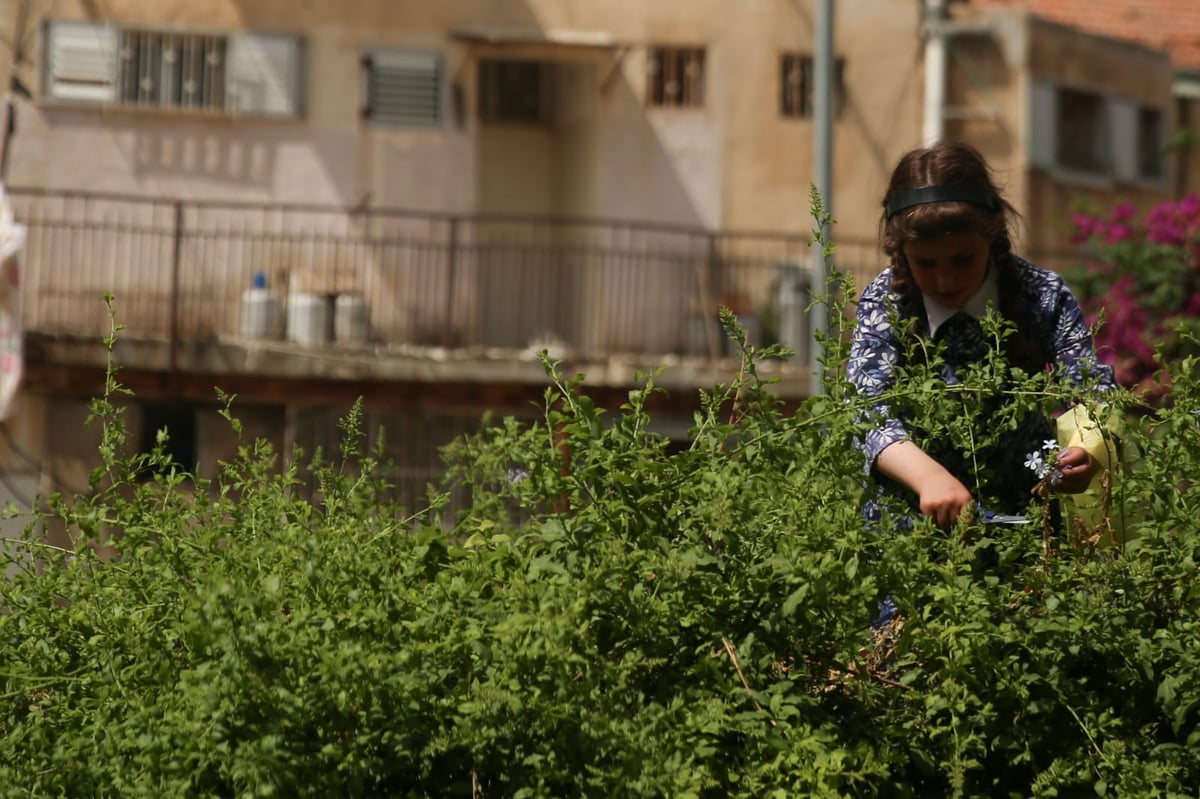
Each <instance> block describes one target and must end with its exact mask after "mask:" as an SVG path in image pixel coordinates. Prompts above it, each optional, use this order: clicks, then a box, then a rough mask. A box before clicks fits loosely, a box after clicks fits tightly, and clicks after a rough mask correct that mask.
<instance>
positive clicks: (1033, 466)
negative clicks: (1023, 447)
mask: <svg viewBox="0 0 1200 799" xmlns="http://www.w3.org/2000/svg"><path fill="white" fill-rule="evenodd" d="M1025 468H1027V469H1030V470H1032V471H1033V473H1034V474H1036V475H1037V476H1038V478H1039V479H1041V478H1043V477H1045V476H1046V472H1048V471H1049V470H1050V466H1049V464H1047V463H1046V461H1045V459H1044V458H1042V453H1041V452H1039V451H1038V450H1034V451H1033V452H1030V453H1029V454H1028V455H1026V456H1025Z"/></svg>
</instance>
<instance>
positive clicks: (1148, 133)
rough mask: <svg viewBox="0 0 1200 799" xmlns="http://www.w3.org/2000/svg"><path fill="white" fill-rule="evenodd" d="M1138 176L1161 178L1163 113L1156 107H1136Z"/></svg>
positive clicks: (1162, 171)
mask: <svg viewBox="0 0 1200 799" xmlns="http://www.w3.org/2000/svg"><path fill="white" fill-rule="evenodd" d="M1137 122H1138V124H1137V156H1138V176H1139V177H1142V178H1161V177H1163V176H1164V173H1165V170H1164V169H1163V115H1162V112H1161V111H1159V110H1158V109H1156V108H1146V107H1144V106H1143V107H1142V108H1139V109H1138V119H1137Z"/></svg>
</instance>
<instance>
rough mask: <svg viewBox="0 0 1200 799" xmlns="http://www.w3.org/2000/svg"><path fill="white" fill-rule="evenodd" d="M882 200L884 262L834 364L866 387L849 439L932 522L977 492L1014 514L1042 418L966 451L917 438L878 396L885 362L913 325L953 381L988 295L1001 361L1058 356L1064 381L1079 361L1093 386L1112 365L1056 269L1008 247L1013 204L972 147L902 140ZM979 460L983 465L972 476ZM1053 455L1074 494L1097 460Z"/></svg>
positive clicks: (1080, 374) (904, 351)
mask: <svg viewBox="0 0 1200 799" xmlns="http://www.w3.org/2000/svg"><path fill="white" fill-rule="evenodd" d="M883 208H884V212H883V219H882V222H881V234H880V243H881V246H882V249H883V252H884V254H885V255H886V256H887V257H888V258H889V259H890V265H889V266H888V267H886V268H885V269H884V270H883V271H882V272H881V273H880V274H879V276H878V277H876V278H875V279H874V280H873V281H872V282H871V283H870V284H869V285H868V286H867V287H866V289H865V290H864V291H863V293H862V297H861V299H860V301H859V304H858V311H857V317H856V323H855V328H854V336H853V340H852V342H851V350H850V364H849V367H848V374H847V376H848V377H849V379H850V381H851V382H852V383H853V384H854V385H855V387H856V388H857V391H858V393H859V394H860V395H862V396H866V397H875V398H879V401H878V402H877V403H876V405H875V407H876V410H877V411H878V414H877V416H876V418H877V419H879V420H880V422H879V424H878V425H877V426H876V427H875V428H874V429H871V430H870V431H869V432H868V433H867V434H866V436H865V437H864V438H863V440H862V442H861V447H862V450H863V453H864V455H865V456H866V461H867V468H868V470H873V471H874V472H875V473H876V474H877V475H880V476H882V477H883V478H884V480H883V482H884V483H885V485H890V486H892V487H895V485H896V484H899V485H900V486H903V487H905V488H907V489H909V490H911V492H912V494H911V495H910V498H911V499H913V500H914V504H916V506H917V507H919V508H920V511H921V513H923V514H924V515H926V516H928V517H930V518H931V519H933V521H934V522H935V523H936V524H938V525H939V526H940V527H943V528H949V527H950V526H952V525H953V524H954V523H955V521H957V520H958V519H959V518H960V517H961V516H963V515H964V512H969V511H970V509H972V508H973V507H974V506H975V502H976V501H979V500H984V499H986V501H987V503H988V507H989V509H990V510H993V511H996V512H1000V513H1012V514H1019V513H1024V512H1025V510H1026V509H1027V507H1028V504H1029V501H1030V499H1031V496H1030V491H1031V490H1032V489H1033V487H1034V485H1036V483H1037V481H1038V475H1037V474H1036V473H1035V472H1034V471H1032V470H1031V469H1030V468H1029V465H1028V464H1027V462H1026V461H1027V459H1028V455H1029V453H1030V452H1031V451H1039V450H1040V449H1041V448H1042V446H1043V442H1044V441H1046V440H1047V439H1053V438H1054V428H1053V426H1052V425H1051V422H1050V420H1049V419H1047V418H1045V417H1044V415H1042V414H1040V413H1034V414H1029V415H1027V416H1026V417H1025V418H1024V419H1022V420H1021V421H1020V423H1019V424H1018V425H1017V429H1016V430H1013V431H1012V432H1011V433H1010V434H1005V437H1004V439H1003V440H1002V441H1001V442H1000V443H999V444H997V445H995V446H992V447H991V448H989V449H987V450H986V451H980V452H975V453H973V454H972V455H971V456H970V457H968V456H966V455H964V454H963V453H962V452H961V451H958V450H956V449H955V448H953V447H951V446H949V445H947V444H946V443H945V442H940V441H938V440H921V436H920V435H919V434H920V432H921V431H919V430H914V429H912V417H913V414H912V413H911V412H910V411H909V410H906V409H904V408H902V407H898V406H897V407H892V405H891V404H890V403H889V402H887V400H886V399H885V398H882V397H881V395H882V394H883V393H884V392H885V391H887V390H888V389H889V388H892V387H893V386H894V385H895V383H896V378H897V369H898V367H900V366H902V365H903V364H904V363H905V360H906V358H907V357H910V356H909V355H908V354H909V353H921V352H924V351H925V348H923V347H920V346H914V344H917V339H918V338H920V339H924V340H925V342H932V343H933V344H935V345H936V344H937V343H939V342H941V343H944V344H945V348H946V349H945V351H944V357H945V368H944V370H943V376H944V378H945V379H946V380H947V381H948V382H955V381H956V380H957V374H958V372H960V370H962V369H964V368H965V367H967V366H968V365H970V364H972V363H976V362H978V361H980V360H981V359H983V358H985V357H986V356H987V354H988V351H989V347H991V346H994V342H988V341H987V340H985V337H984V336H983V334H982V330H981V328H980V326H979V321H978V320H979V319H980V318H982V317H983V316H984V315H985V314H986V313H987V310H988V308H989V307H990V308H992V309H994V311H995V312H997V313H998V314H999V315H1000V316H1002V317H1003V318H1004V319H1006V320H1008V321H1010V322H1012V323H1014V324H1015V326H1016V332H1015V333H1014V334H1012V335H1010V336H1009V337H1008V338H1007V339H1005V340H1004V342H1003V349H1004V353H1003V354H1004V356H1005V358H1006V359H1007V361H1008V363H1009V364H1010V365H1012V366H1017V367H1020V368H1022V369H1024V370H1025V371H1026V372H1027V373H1029V374H1035V373H1037V372H1041V371H1044V370H1045V369H1046V368H1048V367H1054V366H1058V365H1061V366H1063V367H1064V368H1065V373H1066V376H1067V378H1068V379H1069V380H1071V381H1073V382H1076V383H1082V382H1083V379H1084V376H1085V375H1087V374H1090V375H1091V376H1092V378H1093V379H1094V380H1096V381H1097V382H1098V384H1099V386H1100V387H1101V388H1106V389H1107V388H1112V387H1113V375H1112V369H1111V367H1108V366H1104V365H1102V364H1100V363H1099V362H1098V361H1097V359H1096V355H1095V349H1094V346H1093V343H1092V338H1091V333H1090V331H1089V330H1088V328H1087V326H1086V324H1085V323H1084V320H1083V314H1082V312H1081V311H1080V309H1079V305H1078V303H1077V302H1076V301H1075V298H1074V296H1072V294H1071V292H1070V290H1069V289H1068V288H1067V287H1066V285H1065V284H1064V283H1063V281H1062V278H1060V277H1059V276H1058V275H1057V274H1055V273H1053V272H1049V271H1046V270H1044V269H1040V268H1038V267H1036V266H1034V265H1033V264H1031V263H1029V262H1028V261H1025V260H1023V259H1021V258H1019V257H1017V256H1016V255H1014V254H1013V252H1012V244H1011V226H1012V220H1013V218H1014V217H1015V216H1016V211H1015V210H1014V209H1013V207H1012V206H1011V205H1010V204H1009V203H1008V202H1007V201H1006V200H1005V199H1004V197H1003V196H1002V195H1001V193H1000V191H999V190H998V189H997V187H996V184H995V182H994V180H993V178H992V174H991V170H990V168H989V167H988V165H987V163H986V162H985V161H984V159H983V156H981V155H980V154H979V152H978V151H977V150H975V149H974V148H973V147H971V146H969V145H967V144H963V143H956V142H941V143H938V144H935V145H933V146H931V147H928V148H921V149H917V150H912V151H911V152H909V153H907V154H906V155H905V156H904V157H903V158H901V159H900V162H899V164H898V165H897V166H896V169H895V171H894V172H893V173H892V178H891V181H890V183H889V184H888V189H887V194H886V195H884V198H883ZM909 320H911V325H909V324H905V323H906V322H908V321H909ZM905 331H911V332H905ZM915 357H921V356H919V355H917V356H915ZM1002 401H1003V398H1002V396H1000V395H999V394H998V395H997V396H996V397H993V398H991V399H990V400H989V401H988V402H985V403H984V409H985V410H984V414H983V415H982V416H981V418H979V419H976V420H973V424H975V425H977V429H978V426H979V425H982V424H986V423H987V414H988V413H989V409H990V410H991V411H994V410H995V409H997V408H998V407H999V405H1000V403H1001V402H1002ZM914 434H916V435H914ZM914 439H916V440H914ZM918 441H921V443H919V444H918V443H917V442H918ZM979 467H986V472H987V474H988V475H990V479H987V480H986V485H984V484H982V483H981V482H980V477H981V476H980V474H979V472H978V471H977V469H978V468H979ZM1057 468H1058V469H1059V470H1060V472H1061V474H1062V478H1061V479H1060V480H1059V481H1058V483H1057V484H1056V486H1055V489H1056V490H1058V491H1061V492H1064V493H1077V492H1080V491H1083V490H1085V489H1086V488H1087V486H1088V484H1089V483H1090V482H1091V480H1092V478H1093V477H1094V476H1095V475H1096V474H1097V473H1098V472H1099V471H1100V470H1101V463H1100V459H1099V457H1098V456H1097V455H1095V454H1093V453H1090V452H1088V451H1087V450H1086V449H1084V448H1082V447H1068V448H1066V449H1064V450H1062V451H1061V452H1060V453H1059V454H1058V460H1057ZM977 485H980V486H981V487H983V488H984V493H985V494H986V497H973V496H972V493H971V490H970V489H968V486H977Z"/></svg>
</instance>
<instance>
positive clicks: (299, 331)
mask: <svg viewBox="0 0 1200 799" xmlns="http://www.w3.org/2000/svg"><path fill="white" fill-rule="evenodd" d="M329 305H330V303H329V298H328V297H326V296H325V295H324V294H292V295H290V296H289V297H288V307H287V339H288V341H291V342H293V343H295V344H303V345H304V346H306V347H319V346H322V345H324V344H328V343H329V332H330V321H331V320H330V313H329Z"/></svg>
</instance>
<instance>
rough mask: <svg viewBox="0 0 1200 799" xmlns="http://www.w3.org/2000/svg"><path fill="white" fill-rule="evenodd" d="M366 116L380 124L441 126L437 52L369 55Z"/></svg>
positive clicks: (439, 77)
mask: <svg viewBox="0 0 1200 799" xmlns="http://www.w3.org/2000/svg"><path fill="white" fill-rule="evenodd" d="M366 65H367V108H366V114H367V117H368V118H369V119H371V120H372V121H373V122H377V123H379V124H381V125H397V126H406V127H433V126H437V125H440V124H441V123H442V109H443V100H442V58H441V56H440V55H439V54H437V53H421V52H397V51H383V52H374V53H370V54H368V55H367V57H366Z"/></svg>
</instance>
